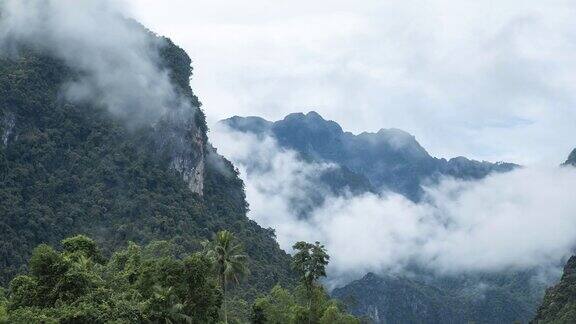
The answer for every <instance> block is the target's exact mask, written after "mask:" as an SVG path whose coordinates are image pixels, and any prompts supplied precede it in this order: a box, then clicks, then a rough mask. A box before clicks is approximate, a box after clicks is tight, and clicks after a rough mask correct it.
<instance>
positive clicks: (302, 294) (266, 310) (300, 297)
mask: <svg viewBox="0 0 576 324" xmlns="http://www.w3.org/2000/svg"><path fill="white" fill-rule="evenodd" d="M294 250H295V251H297V252H296V253H295V254H294V256H293V258H292V264H293V267H294V269H295V270H296V271H297V273H298V274H299V275H300V282H301V283H300V285H298V286H297V287H295V288H294V290H293V291H290V290H288V289H285V288H282V287H281V286H279V285H277V286H275V287H274V288H272V290H271V291H270V293H268V294H267V295H266V296H264V297H260V298H258V299H256V301H255V302H254V305H253V306H252V321H253V323H271V324H283V323H291V324H300V323H302V324H304V323H308V324H327V323H342V324H348V323H350V324H354V323H360V321H359V320H358V319H357V318H355V317H354V316H352V315H349V314H347V313H346V312H345V311H344V309H343V307H342V305H341V304H340V303H339V302H336V301H335V300H332V299H330V297H329V296H328V294H326V291H325V290H324V288H323V287H322V285H321V284H319V283H318V280H319V279H320V278H322V277H325V276H326V266H327V265H328V260H329V259H330V256H329V255H328V253H327V252H326V249H325V247H324V246H323V245H321V244H320V243H319V242H316V243H315V244H311V243H306V242H298V243H296V244H294Z"/></svg>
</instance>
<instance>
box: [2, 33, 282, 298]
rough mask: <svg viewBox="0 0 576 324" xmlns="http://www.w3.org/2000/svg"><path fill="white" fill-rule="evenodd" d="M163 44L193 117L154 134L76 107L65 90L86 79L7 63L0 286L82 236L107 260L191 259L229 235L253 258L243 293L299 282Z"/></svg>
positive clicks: (183, 64) (34, 60)
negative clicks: (158, 255)
mask: <svg viewBox="0 0 576 324" xmlns="http://www.w3.org/2000/svg"><path fill="white" fill-rule="evenodd" d="M150 37H156V36H154V35H152V34H151V33H150ZM160 41H162V42H164V45H163V46H162V47H161V49H160V53H159V54H160V57H161V62H158V64H159V65H160V66H161V67H162V68H164V69H167V70H168V71H169V73H170V79H171V81H172V83H173V84H174V86H175V88H176V90H177V91H178V92H179V93H180V95H181V96H182V97H183V98H185V100H187V101H188V102H189V104H190V105H189V106H190V107H192V108H191V109H190V111H185V112H174V113H173V114H172V113H171V112H169V113H168V114H167V115H165V116H164V117H163V118H162V119H161V120H159V121H157V122H156V123H153V124H147V125H138V126H134V125H130V124H129V123H128V122H127V121H126V120H122V119H118V118H116V117H114V116H113V115H112V114H111V113H110V112H109V111H108V110H106V109H105V108H104V107H102V106H99V105H96V104H92V103H90V102H86V103H83V104H78V103H72V102H70V101H68V100H67V99H66V98H65V97H64V96H62V93H61V90H62V87H63V85H64V84H66V83H67V82H69V81H70V80H72V79H74V78H75V76H77V75H78V72H77V71H74V70H73V69H72V68H70V67H69V66H66V65H65V64H64V63H63V62H62V61H59V60H58V59H56V58H53V57H51V56H50V55H46V54H45V53H41V52H38V51H33V50H29V49H23V50H21V51H20V53H19V54H18V55H17V56H12V57H3V58H2V59H1V60H0V139H1V141H0V233H1V234H0V286H2V285H5V284H7V282H8V281H9V280H10V278H12V277H13V276H14V275H15V274H17V273H22V272H23V271H24V270H25V267H26V260H27V259H28V258H29V256H30V253H31V252H32V249H33V248H34V247H36V246H37V245H38V244H39V243H48V244H52V245H55V246H57V244H58V243H59V241H60V240H62V239H63V238H65V237H67V236H71V235H75V234H78V233H83V234H87V235H89V236H90V237H92V238H94V239H95V240H96V241H97V242H98V243H99V244H100V246H101V247H102V248H103V250H104V252H105V253H109V252H110V251H113V250H115V249H118V248H120V247H122V246H125V245H126V243H127V242H128V241H134V242H137V243H140V244H145V243H146V242H149V241H151V240H159V239H164V240H170V241H171V242H174V243H176V244H178V245H179V246H181V248H182V251H183V253H184V252H187V253H189V252H191V251H193V250H197V249H199V248H200V244H199V243H200V242H201V241H202V240H204V239H208V238H210V237H211V236H212V235H213V233H214V232H215V231H217V230H220V229H225V228H228V229H231V230H232V231H234V232H235V233H237V235H238V237H239V238H240V240H241V241H242V242H244V243H245V245H246V250H247V253H248V254H249V256H250V263H251V264H250V269H251V276H249V277H248V279H247V281H246V284H245V285H244V286H245V287H244V290H243V294H245V295H248V296H254V295H255V293H256V292H263V291H268V290H269V289H270V288H271V287H272V286H273V285H274V284H276V283H277V282H281V283H283V284H288V285H289V284H290V283H291V282H292V279H293V275H292V273H291V270H290V266H289V262H290V259H289V256H288V255H287V254H286V253H285V252H284V251H282V250H281V249H280V248H279V247H278V244H277V243H276V241H275V239H274V234H273V232H272V231H271V230H267V229H263V228H261V227H260V226H258V225H257V224H256V223H255V222H253V221H250V220H249V219H248V218H247V217H246V212H247V209H248V206H247V202H246V199H245V195H244V191H243V183H242V181H241V180H240V179H239V178H238V176H237V173H236V171H235V169H234V167H233V166H232V165H231V163H229V162H228V161H226V160H225V159H223V158H221V157H219V156H217V155H216V154H215V151H214V149H213V148H211V146H210V144H209V143H208V141H207V133H206V132H207V128H206V124H205V120H204V114H203V112H202V111H201V110H200V109H199V108H195V107H199V106H200V103H199V101H198V99H197V98H196V96H194V94H193V93H192V90H191V88H190V86H189V78H190V75H191V68H190V63H191V61H190V59H189V57H188V56H187V55H186V53H185V52H184V51H183V50H182V49H180V48H178V47H177V46H175V45H174V44H172V42H170V41H169V40H167V39H164V40H160Z"/></svg>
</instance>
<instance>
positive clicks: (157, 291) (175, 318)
mask: <svg viewBox="0 0 576 324" xmlns="http://www.w3.org/2000/svg"><path fill="white" fill-rule="evenodd" d="M184 308H185V307H184V304H182V303H181V302H180V300H179V298H178V295H176V293H175V292H174V289H173V287H169V288H164V287H162V286H160V285H154V286H153V287H152V298H151V300H150V313H151V319H152V322H154V323H161V322H164V323H166V324H173V323H192V318H191V317H190V316H188V315H186V313H185V311H184Z"/></svg>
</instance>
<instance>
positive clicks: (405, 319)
mask: <svg viewBox="0 0 576 324" xmlns="http://www.w3.org/2000/svg"><path fill="white" fill-rule="evenodd" d="M533 275H534V274H532V273H512V274H499V275H478V276H461V277H455V278H454V277H450V278H448V277H446V278H444V277H436V278H434V277H406V276H392V275H375V274H372V273H369V274H367V275H366V276H364V277H363V278H362V279H360V280H357V281H354V282H352V283H350V284H348V285H346V286H345V287H342V288H339V289H335V290H334V291H333V292H332V296H333V297H335V298H337V299H340V300H341V301H343V302H344V303H345V304H346V305H347V306H348V308H349V309H350V311H351V312H352V313H353V314H355V315H357V316H364V317H368V318H370V319H371V320H372V321H373V322H374V323H469V322H474V323H512V322H514V321H522V322H527V321H529V320H530V319H531V318H532V317H533V316H534V309H535V308H536V305H537V304H538V302H539V300H540V297H541V292H542V291H543V287H540V286H538V285H533V284H532V283H531V282H530V279H531V278H532V276H533Z"/></svg>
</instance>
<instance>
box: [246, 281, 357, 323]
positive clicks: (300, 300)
mask: <svg viewBox="0 0 576 324" xmlns="http://www.w3.org/2000/svg"><path fill="white" fill-rule="evenodd" d="M307 290H308V288H306V287H304V286H298V287H297V288H296V289H295V290H294V292H291V291H289V290H287V289H284V288H282V287H280V286H276V287H274V288H272V290H271V291H270V293H269V294H267V295H266V296H264V297H260V298H258V299H256V301H255V302H254V305H253V307H252V310H253V311H252V321H253V323H270V324H285V323H290V324H299V323H302V324H304V323H314V324H328V323H342V324H356V323H360V321H359V320H358V319H357V318H356V317H354V316H352V315H350V314H347V313H346V312H345V310H344V309H343V307H342V306H341V304H340V303H338V302H337V301H335V300H332V299H330V298H329V296H328V294H326V292H325V291H324V289H323V288H322V286H316V287H314V288H313V292H312V295H313V298H314V305H315V306H314V307H313V308H312V309H310V308H309V307H308V293H307Z"/></svg>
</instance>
